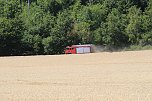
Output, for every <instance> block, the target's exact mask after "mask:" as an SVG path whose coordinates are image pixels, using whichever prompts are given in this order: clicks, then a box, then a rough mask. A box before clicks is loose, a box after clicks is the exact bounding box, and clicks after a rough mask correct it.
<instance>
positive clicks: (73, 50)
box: [65, 45, 93, 54]
mask: <svg viewBox="0 0 152 101" xmlns="http://www.w3.org/2000/svg"><path fill="white" fill-rule="evenodd" d="M92 52H93V49H92V45H72V46H67V47H66V49H65V54H85V53H92Z"/></svg>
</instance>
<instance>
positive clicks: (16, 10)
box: [0, 0, 152, 55]
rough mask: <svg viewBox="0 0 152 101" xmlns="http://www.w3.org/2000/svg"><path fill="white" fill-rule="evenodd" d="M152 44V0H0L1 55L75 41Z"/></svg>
mask: <svg viewBox="0 0 152 101" xmlns="http://www.w3.org/2000/svg"><path fill="white" fill-rule="evenodd" d="M79 43H81V44H96V45H103V46H106V47H109V48H111V47H114V48H119V47H127V46H131V45H140V46H146V45H152V0H0V55H38V54H62V53H63V52H64V48H65V47H66V46H68V45H73V44H79Z"/></svg>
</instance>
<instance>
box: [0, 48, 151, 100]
mask: <svg viewBox="0 0 152 101" xmlns="http://www.w3.org/2000/svg"><path fill="white" fill-rule="evenodd" d="M0 98H1V101H151V99H152V51H134V52H132V51H130V52H113V53H106V52H105V53H92V54H83V55H58V56H57V55H53V56H26V57H23V56H22V57H1V58H0Z"/></svg>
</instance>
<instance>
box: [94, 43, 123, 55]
mask: <svg viewBox="0 0 152 101" xmlns="http://www.w3.org/2000/svg"><path fill="white" fill-rule="evenodd" d="M124 48H125V47H124ZM118 51H123V47H112V46H103V45H92V52H93V53H99V52H118Z"/></svg>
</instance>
